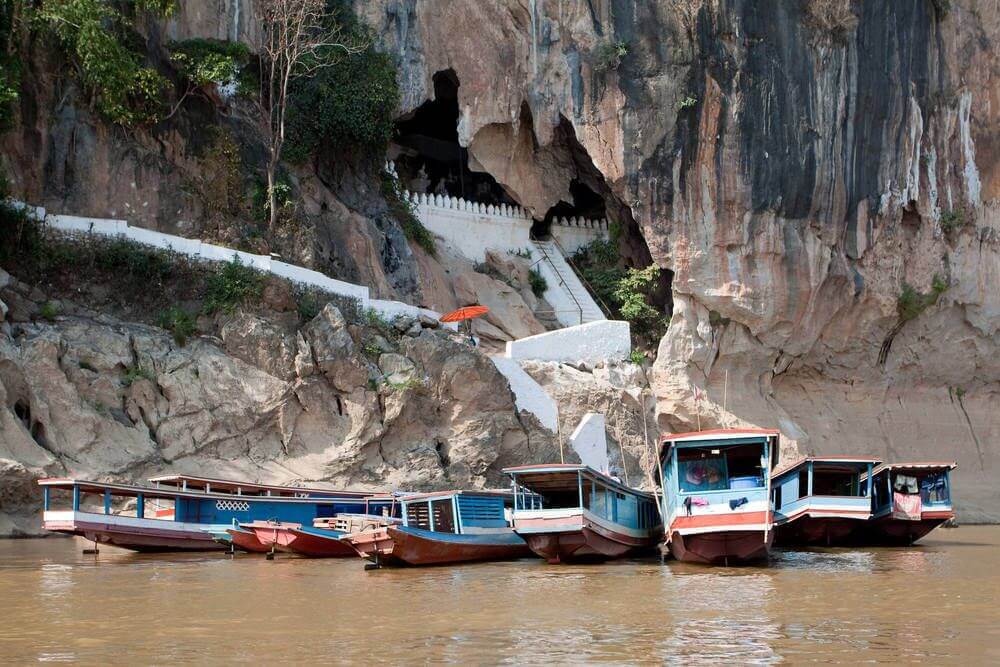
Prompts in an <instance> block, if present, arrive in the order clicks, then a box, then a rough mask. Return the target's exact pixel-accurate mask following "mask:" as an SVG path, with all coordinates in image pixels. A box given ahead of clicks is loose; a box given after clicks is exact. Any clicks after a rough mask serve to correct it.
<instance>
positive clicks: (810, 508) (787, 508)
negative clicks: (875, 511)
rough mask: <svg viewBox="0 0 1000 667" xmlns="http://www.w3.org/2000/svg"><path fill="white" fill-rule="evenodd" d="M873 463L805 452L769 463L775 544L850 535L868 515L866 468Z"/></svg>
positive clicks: (838, 541)
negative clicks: (774, 464)
mask: <svg viewBox="0 0 1000 667" xmlns="http://www.w3.org/2000/svg"><path fill="white" fill-rule="evenodd" d="M878 463H879V461H878V459H870V458H856V457H847V456H840V457H830V456H823V457H819V456H810V457H806V458H803V459H799V460H798V461H794V462H792V463H789V464H786V465H783V466H779V467H778V468H775V469H774V471H773V472H772V473H771V478H772V479H773V482H772V490H771V500H772V503H773V506H774V544H775V546H827V547H829V546H842V545H845V544H850V543H851V542H852V541H854V540H855V539H856V537H857V536H858V535H859V534H860V532H861V531H863V530H864V528H865V526H866V525H867V522H868V519H869V518H871V509H872V508H871V504H872V503H871V491H872V488H871V472H872V469H873V468H874V467H875V466H876V465H878ZM862 478H864V481H862Z"/></svg>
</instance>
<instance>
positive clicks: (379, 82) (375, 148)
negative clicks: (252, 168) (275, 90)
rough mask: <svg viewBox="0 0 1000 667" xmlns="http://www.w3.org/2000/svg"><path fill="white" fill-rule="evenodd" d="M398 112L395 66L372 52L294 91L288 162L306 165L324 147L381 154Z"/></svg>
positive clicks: (346, 60) (323, 72)
mask: <svg viewBox="0 0 1000 667" xmlns="http://www.w3.org/2000/svg"><path fill="white" fill-rule="evenodd" d="M398 106H399V85H398V84H397V83H396V65H395V63H394V62H393V59H392V58H391V57H390V56H388V55H386V54H384V53H379V52H377V51H375V50H374V49H373V48H368V49H367V50H366V51H363V52H361V53H359V54H356V55H352V56H350V57H348V58H342V59H340V61H339V62H337V63H336V64H335V65H333V66H331V67H326V68H323V69H321V70H320V71H319V72H317V73H316V75H315V76H312V77H302V78H300V79H298V80H296V81H295V83H294V84H293V85H292V89H291V91H290V94H289V105H288V119H287V135H288V143H287V144H286V146H285V150H284V155H285V158H286V159H287V160H288V161H289V162H292V163H303V162H306V161H307V160H308V159H309V158H311V157H312V156H313V155H315V154H316V153H317V152H319V151H320V150H322V149H323V148H324V147H334V148H336V149H337V150H343V148H344V147H360V148H364V149H368V151H369V152H373V153H377V152H381V151H382V150H383V149H384V148H385V146H386V144H388V143H389V140H390V139H391V138H392V128H393V121H394V119H395V115H396V109H397V108H398Z"/></svg>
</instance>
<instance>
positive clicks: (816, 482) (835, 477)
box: [813, 470, 858, 496]
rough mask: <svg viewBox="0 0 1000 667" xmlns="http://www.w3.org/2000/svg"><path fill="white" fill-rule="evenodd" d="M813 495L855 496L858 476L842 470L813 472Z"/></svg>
mask: <svg viewBox="0 0 1000 667" xmlns="http://www.w3.org/2000/svg"><path fill="white" fill-rule="evenodd" d="M813 495H815V496H856V495H858V475H857V473H854V472H850V471H844V470H814V471H813Z"/></svg>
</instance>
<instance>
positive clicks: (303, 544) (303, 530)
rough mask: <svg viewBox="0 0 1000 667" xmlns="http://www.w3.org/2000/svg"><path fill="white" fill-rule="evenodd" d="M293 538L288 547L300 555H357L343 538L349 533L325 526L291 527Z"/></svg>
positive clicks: (331, 556)
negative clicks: (328, 528)
mask: <svg viewBox="0 0 1000 667" xmlns="http://www.w3.org/2000/svg"><path fill="white" fill-rule="evenodd" d="M289 533H290V534H291V539H290V540H289V541H288V547H289V549H291V550H292V551H294V552H295V553H297V554H299V555H300V556H308V557H309V558H348V557H354V556H357V552H356V551H355V550H354V547H352V546H351V545H350V544H349V543H348V542H345V541H344V540H343V539H342V538H343V537H344V535H346V534H347V533H341V532H338V531H335V530H326V529H324V528H315V527H314V528H309V527H307V526H301V527H299V528H291V529H289Z"/></svg>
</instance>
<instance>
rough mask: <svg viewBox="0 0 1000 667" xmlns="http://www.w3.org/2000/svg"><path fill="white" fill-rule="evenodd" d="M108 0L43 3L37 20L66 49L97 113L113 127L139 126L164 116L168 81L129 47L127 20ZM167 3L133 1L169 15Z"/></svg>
mask: <svg viewBox="0 0 1000 667" xmlns="http://www.w3.org/2000/svg"><path fill="white" fill-rule="evenodd" d="M117 4H119V3H115V2H112V1H111V0H45V2H43V3H42V4H41V6H40V8H39V10H38V14H37V16H38V19H39V20H40V21H41V22H42V23H43V24H44V25H47V26H48V27H49V28H50V29H51V30H52V32H53V33H54V34H55V35H56V37H58V39H59V41H60V43H61V44H62V45H63V47H64V48H65V49H66V51H67V53H68V54H69V56H70V58H71V60H72V61H73V63H74V65H75V66H76V69H77V71H78V73H79V75H80V79H81V81H82V82H83V84H84V86H85V87H86V88H87V90H88V91H89V92H90V94H91V96H92V97H93V99H94V104H95V107H96V109H97V110H98V112H100V113H101V115H103V116H104V117H105V118H107V119H108V120H110V121H111V122H113V123H118V124H120V125H127V126H132V125H142V124H147V123H153V122H156V121H157V120H158V119H159V118H160V116H161V113H162V108H163V105H162V95H163V92H164V90H166V88H167V86H168V83H167V80H166V79H165V78H164V77H163V76H161V75H160V74H159V73H158V72H157V71H156V70H155V69H153V68H151V67H146V66H145V64H144V57H143V54H142V53H140V52H139V51H138V50H137V49H136V48H134V47H133V46H132V42H133V41H134V40H133V39H132V35H131V30H132V26H131V21H130V19H129V18H128V17H127V16H126V15H124V14H123V13H122V12H121V11H119V10H118V9H116V5H117ZM173 6H174V4H173V2H172V1H170V0H137V1H136V2H135V3H134V4H133V5H132V8H133V9H137V10H142V11H156V12H158V13H161V14H162V13H167V12H170V11H173Z"/></svg>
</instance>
